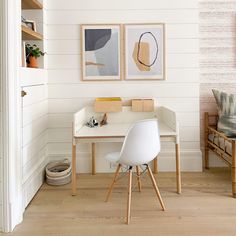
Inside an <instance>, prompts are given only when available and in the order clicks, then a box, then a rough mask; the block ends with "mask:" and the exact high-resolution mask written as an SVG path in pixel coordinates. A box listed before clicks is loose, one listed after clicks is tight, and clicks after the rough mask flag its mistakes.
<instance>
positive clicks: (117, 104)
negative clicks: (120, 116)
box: [94, 97, 122, 112]
mask: <svg viewBox="0 0 236 236" xmlns="http://www.w3.org/2000/svg"><path fill="white" fill-rule="evenodd" d="M94 110H95V111H96V112H121V111H122V101H121V98H119V97H111V98H96V99H95V102H94Z"/></svg>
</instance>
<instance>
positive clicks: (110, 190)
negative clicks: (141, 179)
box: [105, 164, 121, 202]
mask: <svg viewBox="0 0 236 236" xmlns="http://www.w3.org/2000/svg"><path fill="white" fill-rule="evenodd" d="M120 168H121V164H119V165H118V166H117V168H116V173H115V176H114V178H113V181H112V183H111V186H110V188H109V189H108V192H107V197H106V200H105V202H107V201H108V200H109V198H110V195H111V192H112V189H113V187H114V185H115V182H116V179H117V177H118V175H119V171H120Z"/></svg>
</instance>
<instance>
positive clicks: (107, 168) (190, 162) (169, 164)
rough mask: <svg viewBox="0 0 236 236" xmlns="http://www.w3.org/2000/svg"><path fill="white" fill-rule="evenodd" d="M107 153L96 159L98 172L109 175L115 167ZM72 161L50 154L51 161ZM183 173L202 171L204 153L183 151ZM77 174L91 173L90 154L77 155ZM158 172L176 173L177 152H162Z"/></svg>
mask: <svg viewBox="0 0 236 236" xmlns="http://www.w3.org/2000/svg"><path fill="white" fill-rule="evenodd" d="M104 156H105V153H98V155H97V157H96V171H97V172H98V173H99V172H100V173H109V172H113V171H114V170H115V168H114V166H112V165H110V163H109V162H108V161H107V160H105V158H104ZM64 158H68V159H69V160H71V154H50V155H48V160H49V161H54V160H63V159H64ZM180 160H181V163H180V164H181V171H202V152H201V151H200V150H199V151H198V150H192V151H182V152H181V153H180ZM76 170H77V173H90V172H91V155H90V154H89V153H77V158H76ZM158 170H159V171H163V172H164V171H166V172H168V171H169V172H173V171H175V152H174V151H170V152H161V153H160V155H159V156H158Z"/></svg>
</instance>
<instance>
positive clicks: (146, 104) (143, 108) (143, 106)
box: [132, 99, 154, 112]
mask: <svg viewBox="0 0 236 236" xmlns="http://www.w3.org/2000/svg"><path fill="white" fill-rule="evenodd" d="M132 111H136V112H151V111H154V100H153V99H132Z"/></svg>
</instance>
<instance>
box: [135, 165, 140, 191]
mask: <svg viewBox="0 0 236 236" xmlns="http://www.w3.org/2000/svg"><path fill="white" fill-rule="evenodd" d="M136 173H137V180H138V189H139V192H141V179H140V170H139V166H136Z"/></svg>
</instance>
